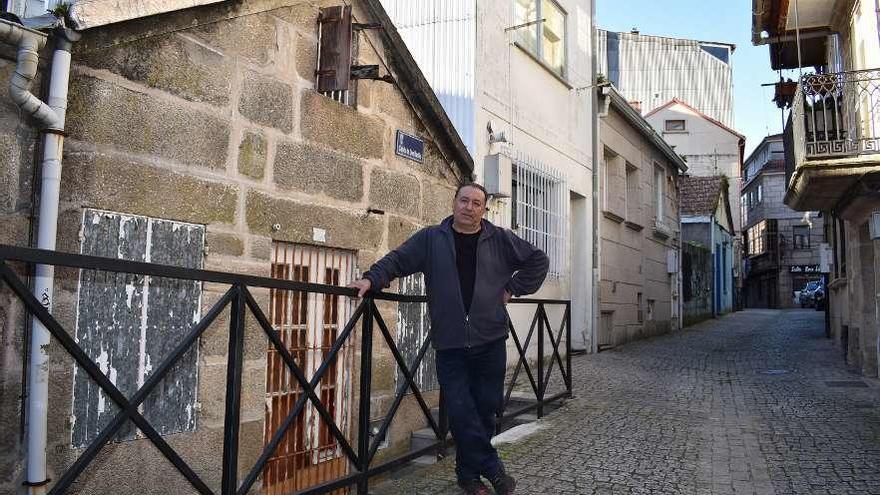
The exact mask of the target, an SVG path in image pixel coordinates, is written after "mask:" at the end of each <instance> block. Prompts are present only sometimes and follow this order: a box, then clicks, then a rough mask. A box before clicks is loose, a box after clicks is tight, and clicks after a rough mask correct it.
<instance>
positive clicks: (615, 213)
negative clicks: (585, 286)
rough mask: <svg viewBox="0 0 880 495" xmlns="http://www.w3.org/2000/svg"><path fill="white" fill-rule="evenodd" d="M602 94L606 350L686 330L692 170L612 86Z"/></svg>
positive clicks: (602, 342) (602, 331)
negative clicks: (682, 188) (686, 177)
mask: <svg viewBox="0 0 880 495" xmlns="http://www.w3.org/2000/svg"><path fill="white" fill-rule="evenodd" d="M603 92H604V93H605V94H604V97H603V100H604V104H605V105H607V106H606V107H605V108H606V111H605V112H603V114H601V115H602V119H601V127H600V139H601V145H602V148H603V161H602V170H601V171H602V174H601V182H600V184H599V193H600V204H601V208H602V211H601V213H602V220H601V225H600V226H599V234H600V238H601V247H600V256H601V260H602V261H601V262H602V265H601V272H600V283H599V288H598V290H599V291H600V292H599V306H600V311H601V314H600V325H599V329H598V334H599V335H598V338H599V340H598V342H599V347H600V349H602V348H607V347H612V346H615V345H620V344H623V343H626V342H629V341H632V340H637V339H641V338H646V337H650V336H653V335H659V334H662V333H667V332H670V331H674V330H678V329H680V328H681V299H680V297H679V295H680V293H681V277H680V270H679V258H680V256H679V255H680V248H681V244H680V242H681V223H680V217H679V206H680V204H681V203H680V196H679V181H680V178H681V174H682V173H683V172H684V171H686V170H687V167H686V166H685V163H684V161H683V160H682V159H681V157H679V156H678V155H676V154H675V152H674V151H673V150H672V148H671V147H670V146H669V145H668V144H667V143H666V142H665V141H663V139H662V138H661V137H660V136H659V135H658V134H657V133H656V132H654V130H653V129H652V128H651V126H650V125H649V124H648V123H647V122H646V121H645V119H644V118H642V116H641V115H639V113H638V111H636V110H635V109H634V108H632V107H631V106H630V105H629V104H628V103H627V102H626V101H625V100H624V99H623V97H622V96H621V95H620V94H619V93H617V91H616V90H615V89H614V88H613V87H607V88H603ZM600 108H601V107H600Z"/></svg>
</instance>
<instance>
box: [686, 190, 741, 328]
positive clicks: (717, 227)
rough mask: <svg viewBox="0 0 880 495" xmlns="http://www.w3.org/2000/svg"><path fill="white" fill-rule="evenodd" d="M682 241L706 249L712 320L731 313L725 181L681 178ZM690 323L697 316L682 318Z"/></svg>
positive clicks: (730, 238) (731, 260)
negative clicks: (708, 261)
mask: <svg viewBox="0 0 880 495" xmlns="http://www.w3.org/2000/svg"><path fill="white" fill-rule="evenodd" d="M680 185H681V188H680V190H679V194H680V198H681V223H682V226H681V238H682V241H684V242H688V243H691V244H693V245H697V246H702V247H704V248H706V249H707V251H708V253H709V256H710V258H711V260H712V261H711V270H710V272H709V277H707V278H709V279H710V280H711V283H710V284H709V286H710V287H711V294H712V297H711V309H712V311H711V313H710V315H711V316H718V315H721V314H724V313H728V312H730V311H732V310H733V295H734V287H735V286H734V282H733V267H734V259H735V257H734V250H733V240H734V231H733V213H732V212H731V208H730V201H729V200H728V197H727V179H726V178H725V177H693V176H687V177H682V179H681V182H680ZM685 318H687V319H688V320H689V321H694V320H696V319H698V315H696V314H693V315H688V314H685Z"/></svg>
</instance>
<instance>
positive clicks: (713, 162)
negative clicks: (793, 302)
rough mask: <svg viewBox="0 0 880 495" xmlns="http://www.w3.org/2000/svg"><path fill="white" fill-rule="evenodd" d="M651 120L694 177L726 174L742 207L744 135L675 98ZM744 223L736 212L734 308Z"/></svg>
mask: <svg viewBox="0 0 880 495" xmlns="http://www.w3.org/2000/svg"><path fill="white" fill-rule="evenodd" d="M645 119H647V121H648V122H650V123H651V125H652V126H653V127H654V129H655V130H656V131H657V132H659V133H660V134H661V135H662V136H663V139H665V140H666V141H667V142H668V143H669V144H670V145H671V146H672V147H673V148H674V149H675V152H676V153H678V154H679V155H681V156H682V157H684V159H685V161H686V162H687V164H688V175H690V176H694V177H718V176H723V177H725V182H726V184H727V197H728V200H729V201H730V208H731V210H732V211H734V212H738V211H739V210H740V190H741V188H742V178H741V175H740V171H741V170H742V163H743V153H744V151H745V143H746V139H745V136H743V135H742V134H740V133H738V132H736V131H735V130H733V129H731V128H730V127H728V126H727V125H725V124H724V123H722V122H720V121H718V120H716V119H714V118H712V117H710V116H708V115H706V114H705V113H703V112H701V111H700V110H697V109H696V108H694V107H693V106H691V105H690V104H688V103H686V102H684V101H682V100H680V99H678V98H675V99H673V100H671V101H669V102H667V103H666V104H665V105H662V106H660V107H658V108H655V109H654V110H652V111H651V112H649V113H648V114H647V115H646V116H645ZM741 230H742V224H741V219H740V217H739V215H738V214H736V213H734V215H733V229H732V230H731V232H732V233H733V236H734V239H733V244H732V250H733V260H734V262H733V286H734V292H733V297H734V307H739V306H741V303H740V298H741V288H742V276H741V273H742V266H741V257H742V234H741Z"/></svg>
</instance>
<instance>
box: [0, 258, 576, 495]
mask: <svg viewBox="0 0 880 495" xmlns="http://www.w3.org/2000/svg"><path fill="white" fill-rule="evenodd" d="M15 262H25V263H34V264H46V265H52V266H56V267H67V268H75V269H80V270H95V271H101V272H109V273H122V274H138V275H144V276H150V277H157V278H165V279H176V280H191V281H198V282H207V283H212V284H216V285H219V286H228V287H229V289H228V290H227V291H226V292H225V293H224V295H223V296H222V297H221V298H220V300H219V301H217V302H216V303H215V304H214V305H213V307H212V308H211V309H210V310H208V311H207V313H206V314H205V315H204V316H203V317H202V318H201V319H199V321H197V322H194V323H193V325H192V327H191V328H190V329H189V330H188V331H187V332H186V333H185V334H184V335H181V336H180V337H179V340H178V341H177V342H176V343H175V347H174V350H173V351H171V352H170V354H169V355H168V356H166V357H165V359H164V361H163V362H162V363H161V364H159V366H157V367H156V368H155V369H153V370H152V373H151V374H150V376H149V377H148V379H147V380H146V381H145V382H144V383H143V384H142V385H140V388H139V389H138V390H137V391H136V392H134V393H133V395H128V396H127V395H126V394H124V393H123V392H122V391H121V390H120V389H119V388H118V387H117V386H116V384H115V383H114V382H113V380H112V379H111V378H110V377H108V375H107V374H105V372H104V371H103V369H102V368H101V367H100V365H99V364H98V363H97V362H96V361H95V360H94V359H93V358H92V357H91V356H89V355H88V354H87V353H86V351H85V350H84V349H83V347H81V342H79V341H78V340H77V339H74V338H73V337H72V333H71V332H69V330H68V329H65V328H64V327H63V326H62V324H61V323H60V322H59V320H57V319H56V318H55V317H54V316H53V315H52V314H50V313H49V311H47V310H46V308H44V307H43V306H42V305H41V304H40V302H39V301H38V300H37V299H36V298H35V297H34V296H33V295H32V294H31V292H30V290H29V289H28V288H27V286H26V284H25V282H24V281H23V280H22V279H21V277H20V275H19V273H20V271H17V270H16V268H19V269H20V267H16V266H15ZM3 288H6V289H8V290H11V291H12V293H13V294H14V295H15V296H16V297H17V298H18V300H19V301H20V302H21V303H22V304H23V305H24V307H25V309H26V311H27V313H28V314H30V315H33V316H35V317H36V318H37V319H38V320H39V321H40V322H41V323H42V324H43V325H45V326H46V328H47V329H48V331H49V332H50V333H51V335H52V336H53V337H54V339H55V340H56V341H57V343H58V344H60V345H61V347H62V348H63V349H64V350H65V351H67V353H68V354H69V355H70V356H71V357H72V358H73V359H74V361H75V362H76V364H77V365H78V366H79V367H81V369H82V370H83V371H84V372H85V373H86V374H87V375H88V376H89V377H90V378H91V379H92V380H94V381H95V382H96V383H97V385H98V387H100V389H101V391H103V393H104V394H106V396H109V398H110V400H112V402H113V403H115V404H116V405H117V406H118V411H117V412H116V414H115V417H113V419H112V421H110V422H109V424H107V425H106V426H105V427H103V429H102V430H101V431H100V433H99V434H98V436H97V438H95V439H94V440H92V441H91V443H89V444H88V445H87V446H86V447H85V448H84V449H83V450H82V451H81V452H80V453H79V456H78V458H77V459H76V460H75V461H74V462H73V464H71V465H69V466H66V467H65V466H56V468H59V469H58V473H57V474H58V478H57V479H54V480H51V482H49V483H48V485H47V489H48V494H49V495H54V494H61V493H66V492H68V490H70V489H71V488H72V486H73V485H74V484H75V483H76V481H77V479H78V478H80V475H81V474H83V472H84V471H86V469H87V468H88V467H89V466H90V465H91V464H92V463H93V461H94V462H96V463H98V464H100V463H102V462H106V461H105V460H102V459H98V458H99V454H100V453H101V451H102V450H103V449H104V447H105V446H106V445H107V444H108V443H110V442H112V441H113V439H114V438H116V434H117V432H118V431H120V428H122V427H123V425H124V424H126V423H127V422H129V421H130V422H133V423H134V424H135V425H136V426H137V428H138V429H140V431H142V432H143V434H144V435H145V437H146V441H149V442H152V443H153V445H155V446H156V447H157V449H158V451H159V452H160V453H161V454H162V455H163V456H164V457H165V458H166V459H167V460H168V461H169V462H170V463H171V465H173V466H174V468H176V469H177V471H178V472H179V473H180V474H181V475H182V476H183V479H185V480H186V482H188V483H189V484H190V485H191V487H192V491H194V492H197V493H200V494H205V495H208V494H213V493H221V494H223V495H244V494H247V493H252V492H259V488H258V486H259V485H258V484H257V480H258V478H259V477H260V476H261V474H262V473H263V471H264V469H265V468H266V465H267V463H268V461H269V459H270V457H271V456H272V454H273V452H275V451H276V449H279V448H281V446H282V444H283V443H284V442H285V438H287V432H288V431H289V430H290V429H291V428H292V427H294V426H293V425H294V424H295V423H296V422H297V421H298V419H299V417H300V416H302V415H304V414H306V413H305V409H306V407H307V405H308V404H311V405H312V407H313V408H314V410H315V412H316V414H317V415H318V416H320V420H321V421H322V422H323V423H324V424H325V425H326V427H327V431H328V432H329V433H328V434H329V435H331V436H332V439H333V440H334V443H335V445H336V447H335V449H336V453H335V455H337V456H338V457H339V458H340V460H341V462H344V463H345V464H346V466H345V467H346V469H344V470H342V471H343V472H342V473H340V474H339V475H338V476H328V477H326V479H325V480H323V481H322V482H320V483H319V484H317V485H313V486H308V487H306V488H304V489H299V490H290V491H285V492H287V493H289V492H292V491H295V492H296V493H297V494H298V495H305V494H321V493H338V490H339V489H346V488H347V487H352V488H351V492H355V491H356V493H358V494H366V493H367V490H368V486H369V485H368V484H369V481H370V479H371V478H373V477H374V476H376V475H379V474H382V473H384V472H387V471H389V470H392V469H394V468H396V467H397V466H400V465H401V464H403V463H405V462H408V461H410V460H412V459H415V458H417V457H419V456H421V455H424V454H430V453H436V454H437V455H438V456H442V455H444V452H445V447H446V444H447V441H446V433H447V431H448V422H447V417H446V414H445V409H444V408H443V406H442V404H443V397H442V395H441V397H440V403H441V406H440V414H439V418H438V419H436V420H435V419H434V418H433V416H432V413H431V411H430V410H429V406H428V403H427V402H426V400H425V398H423V396H422V393H421V392H422V391H421V390H420V388H419V386H418V385H417V383H416V380H415V379H414V372H415V371H416V370H417V369H418V368H419V366H420V364H421V362H422V359H423V358H424V356H425V353H426V352H427V349H428V346H429V345H430V342H429V340H428V339H425V340H424V341H423V342H420V343H419V346H418V349H419V351H418V353H417V355H416V356H415V357H412V358H411V359H410V360H409V362H407V361H406V360H405V357H404V356H403V354H402V352H401V350H400V349H398V347H397V342H396V340H395V338H394V336H393V335H392V333H391V331H390V329H389V327H388V325H387V324H386V323H385V321H384V319H383V317H382V314H381V312H380V310H379V307H378V306H377V304H376V301H383V302H386V303H388V302H391V303H394V302H411V303H422V304H424V303H425V302H426V300H427V299H426V297H425V296H405V295H399V294H392V293H375V294H373V293H371V294H369V295H368V296H367V297H365V298H364V299H362V300H361V301H360V302H359V303H358V304H357V308H356V309H355V310H354V312H353V314H352V315H351V317H350V319H349V321H348V323H347V324H346V325H345V328H344V329H342V330H341V331H340V333H339V335H338V336H337V337H336V338H335V340H333V341H332V342H329V343H328V344H329V345H328V349H327V352H326V354H324V357H323V360H322V361H321V363H320V366H317V367H316V368H313V372H312V375H311V376H308V374H307V373H308V371H307V369H306V368H307V364H306V363H305V362H303V361H302V360H301V359H300V358H299V357H297V355H296V354H295V353H292V352H291V351H290V350H289V345H290V343H289V342H285V341H283V336H280V335H279V333H278V332H277V331H275V330H274V329H273V326H272V323H271V322H270V317H269V316H268V315H267V313H266V312H265V311H264V309H263V308H262V307H261V306H260V304H259V302H258V301H257V299H256V298H255V296H254V295H253V294H252V290H253V291H256V290H266V289H271V290H275V291H293V292H298V293H301V294H306V293H317V294H323V295H326V296H338V297H353V296H355V295H356V291H355V290H354V289H348V288H343V287H336V286H330V285H321V284H313V283H305V282H295V281H287V280H279V279H273V278H264V277H255V276H249V275H241V274H233V273H223V272H214V271H207V270H195V269H188V268H180V267H174V266H166V265H156V264H150V263H141V262H134V261H125V260H118V259H108V258H100V257H94V256H83V255H76V254H67V253H59V252H54V251H43V250H36V249H29V248H21V247H14V246H6V245H2V244H0V289H3ZM511 303H515V304H518V305H526V306H527V307H534V308H535V309H534V313H533V316H532V318H531V325H530V327H529V328H528V331H527V332H525V331H523V330H522V329H521V330H520V331H518V329H516V328H515V327H514V324H513V322H512V321H511V320H510V319H508V325H509V327H510V331H511V334H510V335H511V338H512V341H513V343H514V345H515V347H516V351H517V354H518V359H517V361H516V366H515V369H514V372H513V376H512V378H510V379H509V380H508V382H507V383H506V384H505V389H506V393H505V401H504V406H505V407H504V408H503V409H504V412H503V413H502V414H500V415H499V417H498V424H499V425H501V424H504V423H508V422H510V421H511V420H512V419H513V418H515V417H516V416H518V415H521V414H524V413H528V412H530V411H535V412H536V414H537V416H538V417H541V416H543V414H544V412H545V407H547V406H548V405H550V404H551V403H553V402H555V401H560V400H561V399H565V398H568V397H571V392H572V375H571V373H572V368H571V302H570V301H568V300H556V299H525V298H523V299H514V300H512V301H511ZM226 307H229V308H230V310H229V313H228V315H229V318H228V329H227V333H228V343H229V344H228V349H227V357H228V365H227V368H226V378H227V379H226V381H225V387H226V390H225V415H224V419H223V423H224V426H223V440H222V449H221V448H219V447H221V446H219V445H216V447H218V451H217V452H216V456H217V459H220V460H221V462H220V469H221V470H222V472H221V473H216V472H214V473H205V472H200V473H197V471H196V469H195V468H194V467H193V466H191V465H190V463H188V462H186V461H185V460H184V459H183V457H182V456H181V455H180V454H179V453H178V452H177V450H176V447H175V446H172V445H171V442H169V441H166V438H165V436H164V435H162V434H160V433H159V432H158V431H157V430H156V429H155V428H154V426H153V425H152V424H151V420H148V419H147V418H146V417H145V416H144V414H142V413H141V411H140V409H139V407H140V405H141V404H142V403H143V402H144V401H145V400H146V399H147V398H148V397H149V396H150V394H151V393H152V391H153V390H154V389H156V388H157V387H158V386H160V385H161V383H162V381H163V378H164V377H165V376H167V375H168V373H169V371H170V370H171V369H172V367H174V366H175V365H176V363H177V362H178V361H179V360H180V359H181V357H182V356H183V355H184V354H185V353H186V352H187V351H188V350H189V349H190V348H191V347H193V346H197V345H198V344H197V342H198V341H199V339H200V338H202V337H203V336H204V335H205V333H206V332H207V331H208V329H209V327H211V326H212V324H213V323H214V322H215V320H216V321H220V320H222V318H219V317H220V315H221V314H224V312H225V311H226V310H225V308H226ZM550 314H561V315H562V317H561V319H560V320H559V322H558V323H559V324H558V327H557V325H553V326H551V323H550V316H549V315H550ZM248 315H249V316H250V317H251V318H253V319H254V320H255V321H256V322H257V327H256V328H250V327H249V325H246V323H245V321H246V317H248ZM358 327H360V331H359V335H356V334H357V333H358ZM554 327H557V328H554ZM375 328H378V330H379V332H375V331H374V329H375ZM218 329H219V328H218ZM249 331H256V332H257V333H262V334H263V335H264V336H265V337H266V339H267V342H266V344H267V345H268V347H269V348H271V349H274V350H275V351H277V352H278V354H279V355H280V356H281V362H282V363H283V365H284V367H285V368H287V369H288V370H289V371H290V376H291V377H292V378H291V380H295V383H296V386H298V387H299V390H300V391H301V392H302V393H300V394H299V395H298V398H297V399H296V401H295V404H293V405H292V407H291V409H290V410H289V412H288V413H287V417H286V418H284V420H283V421H281V422H280V424H279V425H275V426H277V428H275V430H274V431H270V432H269V433H270V435H268V436H267V437H266V439H265V445H264V446H263V450H262V452H261V453H260V454H259V456H258V457H257V458H256V459H252V461H253V464H251V465H248V463H247V462H245V461H244V460H243V459H239V450H240V449H239V443H240V435H241V431H240V426H241V421H242V390H243V385H242V375H243V373H244V371H245V370H244V369H243V354H244V349H245V347H244V346H245V340H246V339H245V333H246V332H249ZM374 333H375V336H374ZM523 333H524V334H525V339H524V340H521V337H520V335H522V334H523ZM377 337H379V338H377ZM356 341H359V342H357V343H358V344H359V346H360V347H359V348H360V360H359V361H360V363H359V366H358V365H357V364H354V366H357V369H355V370H352V371H354V372H356V375H354V376H357V378H355V379H354V380H353V381H355V382H356V387H357V389H358V390H357V397H356V402H357V405H356V406H355V407H356V408H357V409H356V411H355V414H354V415H353V417H352V418H351V419H350V423H351V424H350V425H345V424H341V423H338V422H337V420H336V417H335V416H334V415H333V413H332V411H331V410H332V407H331V405H330V404H328V403H327V398H328V397H327V396H326V394H324V393H322V385H321V384H322V383H323V382H322V380H323V377H324V375H326V374H327V373H328V372H329V371H328V370H329V369H330V368H332V367H333V366H335V364H334V363H336V362H337V361H338V359H337V356H338V355H339V354H340V352H342V349H343V347H345V346H346V345H349V344H352V343H354V342H356ZM374 344H375V349H376V350H379V349H378V348H379V347H380V346H383V345H384V346H387V349H388V350H389V351H390V354H391V356H393V358H394V363H395V364H396V365H397V367H398V369H399V371H400V373H401V374H402V376H403V380H404V381H403V382H401V383H399V384H398V385H397V387H396V391H395V392H396V393H395V395H394V399H393V401H392V402H391V404H390V406H388V407H387V410H386V411H385V412H384V414H382V415H379V418H380V424H381V426H379V428H378V431H375V432H374V431H373V429H372V427H371V424H370V423H371V420H375V419H376V415H375V414H373V413H371V403H372V401H371V398H372V392H373V387H372V375H373V371H372V370H373V368H374V362H373V360H374V353H373V350H374ZM547 344H549V346H548V345H547ZM535 348H537V352H536V353H535ZM536 356H543V357H544V358H543V359H541V358H538V357H536ZM527 357H531V358H532V359H527ZM531 361H535V362H536V363H535V364H536V368H537V369H536V370H534V371H533V365H532V363H531ZM554 365H558V366H555V371H556V372H555V373H554ZM521 371H525V373H526V376H527V377H528V384H527V385H530V387H528V386H527V387H525V388H526V389H530V391H531V392H532V394H533V397H534V399H533V400H526V405H525V406H520V407H511V406H512V405H513V404H512V402H511V395H512V392H513V390H514V388H517V389H519V388H522V387H517V385H518V377H519V375H520V372H521ZM535 371H536V373H535ZM553 378H555V380H554V387H553V389H554V391H552V392H551V387H550V384H551V383H550V382H551V379H553ZM559 382H561V390H560V391H558V392H556V391H555V389H558V388H560V387H559V385H560V383H559ZM407 392H412V396H413V397H414V399H415V402H416V405H417V407H418V410H419V411H420V412H421V413H423V415H424V417H425V420H426V421H427V423H428V424H429V426H430V428H431V430H432V432H433V433H434V434H435V441H434V443H433V444H431V445H428V446H425V447H421V448H417V449H415V450H410V451H408V452H402V453H398V454H397V455H395V456H394V457H391V458H390V459H389V458H387V457H386V458H384V459H382V460H379V459H377V456H376V454H377V450H378V449H379V447H380V444H381V439H382V438H384V437H385V435H386V433H387V432H388V431H389V428H390V426H391V423H392V421H393V420H394V418H395V415H396V413H397V412H398V410H399V408H400V406H401V404H402V402H403V400H404V396H405V395H406V394H407ZM530 395H531V394H530ZM50 414H54V415H63V414H66V413H64V412H62V411H60V410H53V411H51V412H50ZM313 421H314V419H313ZM348 426H351V427H352V428H349V427H348ZM351 430H354V431H351ZM345 431H351V434H346V433H345ZM56 440H57V439H56ZM61 441H62V442H63V441H64V440H61ZM197 441H208V440H207V437H203V436H198V438H197ZM136 457H137V456H136ZM136 457H132V458H131V459H135V458H136ZM191 461H192V459H191ZM140 462H142V460H141V461H140ZM126 468H127V466H118V465H114V466H111V470H113V471H118V472H130V471H129V470H128V469H126ZM132 472H133V471H132ZM218 474H219V478H218V476H217V475H218ZM240 474H244V476H243V477H241V478H240V477H239V475H240ZM132 481H134V480H132ZM141 481H144V480H141ZM153 481H155V480H153ZM181 481H182V480H181ZM180 484H182V483H180ZM169 490H171V491H185V490H186V487H184V486H174V487H173V490H172V489H171V488H170V487H169Z"/></svg>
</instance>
